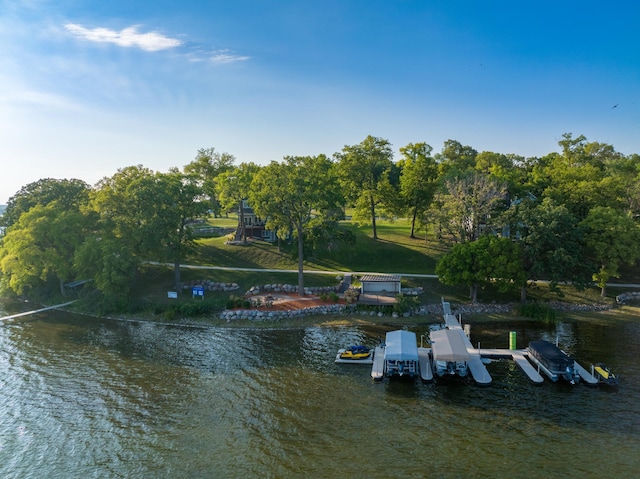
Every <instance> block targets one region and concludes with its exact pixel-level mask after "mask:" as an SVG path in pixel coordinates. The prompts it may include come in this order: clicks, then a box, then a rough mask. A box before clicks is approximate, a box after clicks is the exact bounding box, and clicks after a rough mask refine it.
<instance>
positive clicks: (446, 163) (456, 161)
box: [435, 140, 478, 177]
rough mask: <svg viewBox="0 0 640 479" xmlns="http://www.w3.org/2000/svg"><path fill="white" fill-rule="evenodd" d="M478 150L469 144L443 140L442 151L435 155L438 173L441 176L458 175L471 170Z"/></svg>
mask: <svg viewBox="0 0 640 479" xmlns="http://www.w3.org/2000/svg"><path fill="white" fill-rule="evenodd" d="M477 155H478V152H477V151H476V150H475V149H474V148H472V147H470V146H469V145H463V144H462V143H460V142H459V141H456V140H447V141H445V142H444V145H443V147H442V151H441V152H440V153H438V154H437V155H436V156H435V159H436V161H437V163H438V169H439V175H440V176H443V177H451V176H459V175H461V174H465V173H467V172H468V171H470V170H473V169H474V168H475V165H476V156H477Z"/></svg>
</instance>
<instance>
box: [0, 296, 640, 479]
mask: <svg viewBox="0 0 640 479" xmlns="http://www.w3.org/2000/svg"><path fill="white" fill-rule="evenodd" d="M4 314H5V312H4V311H2V310H1V308H0V316H2V315H4ZM438 319H439V318H438V317H435V316H434V317H432V320H433V322H434V323H436V322H438ZM390 329H391V328H390ZM427 329H428V325H425V326H424V327H421V328H417V329H415V331H416V333H417V334H418V336H419V335H420V334H424V333H426V332H427ZM510 330H515V331H517V335H518V343H519V344H518V345H519V346H520V347H524V346H526V344H527V342H528V341H529V340H530V339H549V340H555V338H556V336H557V337H558V338H559V340H560V343H561V345H563V346H564V347H565V349H567V350H569V352H570V353H572V354H573V355H574V356H575V357H576V358H577V359H578V360H579V361H581V363H582V364H583V365H584V366H587V367H588V366H589V364H590V363H591V362H596V361H604V362H606V363H607V364H609V365H610V366H611V367H612V369H614V371H616V372H618V373H619V375H620V377H621V385H620V387H619V388H618V389H617V390H613V391H612V390H606V389H602V388H589V387H587V386H585V385H584V384H580V385H577V386H573V387H572V386H569V385H566V384H553V383H550V382H548V381H546V382H545V384H543V385H541V386H534V385H532V384H531V383H530V382H529V381H528V379H527V378H526V377H525V376H524V374H523V373H522V372H521V371H520V370H519V369H518V367H516V366H515V365H514V364H513V363H512V362H510V361H497V362H493V363H491V364H490V365H489V366H488V369H489V372H490V373H491V375H492V376H493V378H494V384H493V385H491V386H489V387H484V388H481V387H477V386H474V385H472V384H463V385H455V384H451V385H441V384H422V383H421V382H415V383H406V382H391V383H389V382H382V383H374V382H372V380H371V378H370V368H369V367H367V366H363V365H337V364H334V362H333V359H334V357H335V353H336V350H337V349H338V348H340V347H344V346H347V345H349V344H352V343H366V344H369V345H373V344H374V343H375V342H376V335H377V334H379V332H375V333H374V332H372V331H368V330H366V329H363V328H361V327H342V328H317V327H309V328H301V329H287V330H278V329H272V330H262V329H257V330H236V329H221V328H186V327H175V326H165V325H158V324H151V323H128V322H119V321H114V320H101V319H95V318H88V317H83V316H78V315H71V314H67V313H62V312H52V313H40V314H36V315H33V316H27V317H22V318H17V319H13V320H5V321H2V322H0V477H2V478H21V479H27V478H65V479H66V478H122V477H126V478H246V477H260V478H263V477H266V478H289V477H308V478H338V477H367V478H378V477H380V478H395V477H403V478H412V477H415V478H423V477H430V478H470V477H475V478H497V477H505V478H506V477H508V478H525V477H526V478H555V477H563V478H580V479H584V478H598V479H601V478H603V477H605V478H635V477H638V474H639V472H640V457H639V453H640V380H639V379H638V378H639V373H640V365H639V364H640V362H639V360H638V355H637V348H638V344H640V321H639V322H638V323H635V324H631V323H628V322H626V323H625V322H616V321H615V320H613V321H611V322H608V323H571V324H565V323H560V324H558V325H550V326H545V325H543V324H540V323H535V322H518V323H514V324H505V323H499V324H482V325H475V324H472V325H471V339H472V342H473V343H474V344H476V343H477V342H480V343H481V346H482V347H487V348H491V347H498V348H507V347H508V335H509V331H510Z"/></svg>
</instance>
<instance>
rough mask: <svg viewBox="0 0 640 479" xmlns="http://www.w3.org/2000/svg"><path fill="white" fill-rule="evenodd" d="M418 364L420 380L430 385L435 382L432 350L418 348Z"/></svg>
mask: <svg viewBox="0 0 640 479" xmlns="http://www.w3.org/2000/svg"><path fill="white" fill-rule="evenodd" d="M418 363H419V365H420V378H421V379H422V380H423V381H425V382H428V383H430V382H431V381H433V369H431V348H418Z"/></svg>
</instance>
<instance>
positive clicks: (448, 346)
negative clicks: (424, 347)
mask: <svg viewBox="0 0 640 479" xmlns="http://www.w3.org/2000/svg"><path fill="white" fill-rule="evenodd" d="M463 334H464V331H462V330H461V329H438V330H437V331H431V334H430V335H429V338H430V339H431V352H432V354H433V359H434V361H468V360H469V353H468V352H467V346H466V345H465V344H464V339H463V338H462V335H463Z"/></svg>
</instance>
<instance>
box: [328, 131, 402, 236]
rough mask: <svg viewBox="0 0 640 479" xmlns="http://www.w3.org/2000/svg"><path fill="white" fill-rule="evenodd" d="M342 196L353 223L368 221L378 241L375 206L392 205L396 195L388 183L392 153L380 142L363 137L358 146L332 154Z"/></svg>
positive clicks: (376, 209)
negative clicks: (349, 207)
mask: <svg viewBox="0 0 640 479" xmlns="http://www.w3.org/2000/svg"><path fill="white" fill-rule="evenodd" d="M336 158H337V159H338V165H339V174H340V181H341V183H342V185H343V186H344V193H345V195H346V197H347V199H349V200H350V201H352V202H353V203H354V205H355V212H354V219H355V220H356V221H358V220H360V221H363V222H365V221H367V220H366V219H367V218H368V221H369V222H370V224H371V225H372V228H373V239H378V230H377V228H376V216H377V214H379V213H380V211H379V208H378V207H379V206H381V205H385V204H387V205H388V204H390V203H392V202H394V200H395V198H396V197H397V191H396V190H394V185H393V184H392V179H393V178H394V176H395V175H391V177H390V174H391V173H392V172H393V168H394V164H393V151H392V149H391V144H390V143H389V142H388V141H387V140H385V139H384V138H376V137H373V136H371V135H369V136H367V137H366V138H365V139H364V140H363V141H362V142H361V143H359V144H357V145H352V146H349V145H347V146H345V147H344V148H343V149H342V152H341V153H338V154H336Z"/></svg>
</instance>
